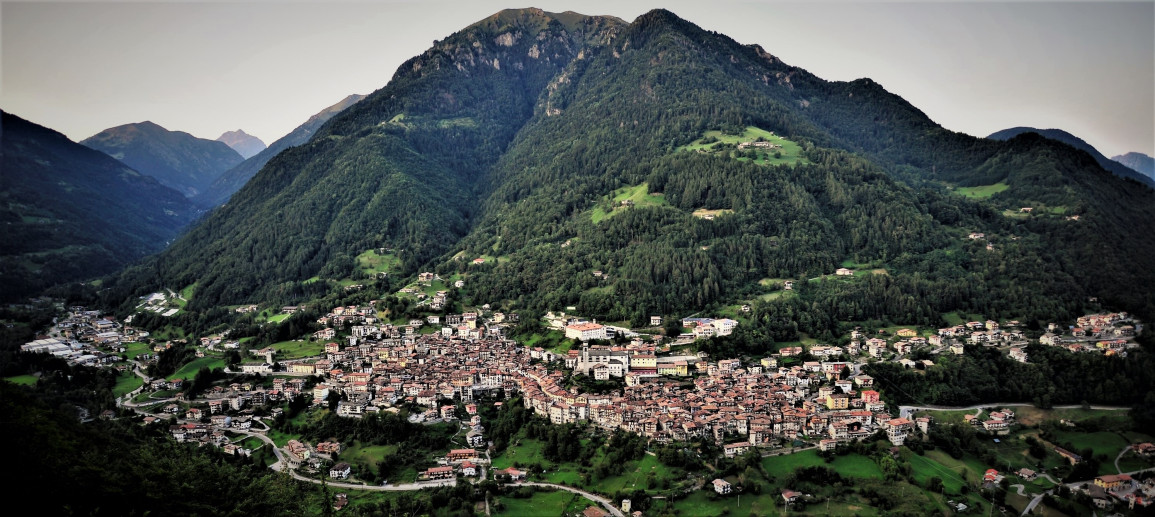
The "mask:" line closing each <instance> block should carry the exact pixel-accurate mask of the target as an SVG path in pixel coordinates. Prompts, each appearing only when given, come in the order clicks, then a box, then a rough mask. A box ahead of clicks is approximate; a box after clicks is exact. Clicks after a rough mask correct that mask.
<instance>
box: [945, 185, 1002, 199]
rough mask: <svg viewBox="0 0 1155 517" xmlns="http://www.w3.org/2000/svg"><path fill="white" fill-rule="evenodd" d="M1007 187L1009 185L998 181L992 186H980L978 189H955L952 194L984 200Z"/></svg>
mask: <svg viewBox="0 0 1155 517" xmlns="http://www.w3.org/2000/svg"><path fill="white" fill-rule="evenodd" d="M1008 187H1009V185H1007V184H1006V183H1003V182H1001V181H1000V182H998V183H995V184H994V185H980V186H978V187H956V188H955V189H954V193H955V194H959V195H962V196H965V197H968V198H971V199H986V198H989V197H991V196H993V195H995V194H998V193H999V192H1002V191H1004V190H1006V189H1007V188H1008Z"/></svg>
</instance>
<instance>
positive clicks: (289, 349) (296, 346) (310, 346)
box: [269, 341, 325, 360]
mask: <svg viewBox="0 0 1155 517" xmlns="http://www.w3.org/2000/svg"><path fill="white" fill-rule="evenodd" d="M269 346H271V347H273V348H274V349H276V350H277V355H276V359H277V360H287V359H301V358H304V357H313V356H317V355H321V354H322V353H324V352H325V343H321V342H313V343H310V342H308V341H281V342H280V343H273V344H272V345H269Z"/></svg>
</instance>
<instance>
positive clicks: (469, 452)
mask: <svg viewBox="0 0 1155 517" xmlns="http://www.w3.org/2000/svg"><path fill="white" fill-rule="evenodd" d="M476 458H477V449H453V450H451V451H449V454H446V455H445V459H447V460H449V461H450V462H458V461H462V460H472V459H476Z"/></svg>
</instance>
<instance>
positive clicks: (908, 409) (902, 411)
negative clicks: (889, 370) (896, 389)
mask: <svg viewBox="0 0 1155 517" xmlns="http://www.w3.org/2000/svg"><path fill="white" fill-rule="evenodd" d="M988 407H994V408H1000V407H1035V405H1034V404H1031V403H1029V402H986V403H983V404H975V405H973V406H898V413H899V417H900V418H910V414H911V413H913V412H915V411H970V410H973V409H983V408H988ZM1082 408H1083V406H1082V405H1080V404H1071V405H1066V406H1052V407H1051V408H1050V409H1082ZM1087 408H1088V409H1100V410H1105V411H1122V410H1130V409H1131V408H1130V407H1129V406H1087Z"/></svg>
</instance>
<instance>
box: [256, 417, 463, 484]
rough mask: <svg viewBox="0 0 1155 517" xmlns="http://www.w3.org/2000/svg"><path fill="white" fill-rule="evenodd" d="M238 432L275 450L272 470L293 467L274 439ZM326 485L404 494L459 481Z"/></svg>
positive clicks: (292, 470)
mask: <svg viewBox="0 0 1155 517" xmlns="http://www.w3.org/2000/svg"><path fill="white" fill-rule="evenodd" d="M237 432H238V433H240V434H243V435H245V436H252V437H254V438H257V439H259V440H261V441H263V442H265V443H267V444H269V446H270V447H272V448H273V454H276V455H277V462H276V463H273V464H272V465H269V468H270V469H272V470H275V471H278V472H280V471H281V465H282V464H286V465H291V463H288V462H286V461H285V456H284V454H282V453H281V448H280V447H277V444H276V443H274V442H273V440H272V438H269V437H268V436H265V435H264V434H263V433H260V432H252V431H237ZM287 470H288V471H289V475H291V476H293V479H296V480H298V481H305V482H307V483H313V484H315V485H319V484H321V480H319V479H316V478H311V477H306V476H302V475H301V474H299V473H298V472H297V470H296V469H295V468H292V467H288V468H287ZM325 484H327V485H329V486H331V487H337V488H348V489H351V490H373V491H377V492H403V491H407V490H421V489H423V488H433V487H439V486H455V485H457V479H456V478H452V479H446V480H442V481H426V482H421V483H402V484H400V485H381V486H379V485H362V484H358V483H342V482H340V481H328V480H326V481H325Z"/></svg>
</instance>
